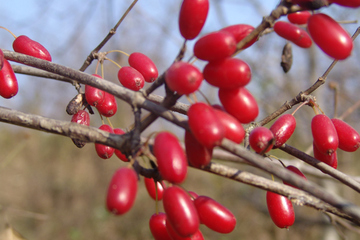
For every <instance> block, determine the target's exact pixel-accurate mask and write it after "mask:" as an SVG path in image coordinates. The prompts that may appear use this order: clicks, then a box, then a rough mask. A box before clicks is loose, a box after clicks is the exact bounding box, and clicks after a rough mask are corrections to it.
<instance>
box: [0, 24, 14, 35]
mask: <svg viewBox="0 0 360 240" xmlns="http://www.w3.org/2000/svg"><path fill="white" fill-rule="evenodd" d="M0 28H2V29H4V30H6V31H8V32H9V33H10V34H11V35H13V37H14V38H17V36H16V35H15V34H14V33H13V32H12V31H10V30H9V29H7V28H6V27H3V26H0Z"/></svg>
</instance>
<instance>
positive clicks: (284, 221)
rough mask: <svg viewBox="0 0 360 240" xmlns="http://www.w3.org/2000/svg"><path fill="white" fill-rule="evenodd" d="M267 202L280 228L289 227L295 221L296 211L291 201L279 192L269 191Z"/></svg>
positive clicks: (274, 220) (270, 212)
mask: <svg viewBox="0 0 360 240" xmlns="http://www.w3.org/2000/svg"><path fill="white" fill-rule="evenodd" d="M266 203H267V207H268V210H269V214H270V217H271V219H272V220H273V222H274V223H275V225H276V226H278V227H279V228H289V227H290V226H292V225H293V224H294V222H295V212H294V208H293V205H292V203H291V201H290V200H289V199H288V198H286V197H284V196H282V195H279V194H277V193H273V192H267V193H266Z"/></svg>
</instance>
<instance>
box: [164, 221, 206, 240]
mask: <svg viewBox="0 0 360 240" xmlns="http://www.w3.org/2000/svg"><path fill="white" fill-rule="evenodd" d="M166 230H167V232H168V233H169V235H170V237H171V239H172V240H204V236H203V235H202V233H201V231H200V229H199V230H197V231H196V233H194V234H193V235H191V236H190V237H182V236H180V235H179V234H178V233H177V232H176V231H175V229H174V228H173V227H172V226H171V224H170V223H169V221H168V220H166Z"/></svg>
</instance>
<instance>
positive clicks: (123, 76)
mask: <svg viewBox="0 0 360 240" xmlns="http://www.w3.org/2000/svg"><path fill="white" fill-rule="evenodd" d="M118 79H119V81H120V83H121V84H122V85H123V86H124V87H126V88H128V89H130V90H133V91H139V90H140V89H142V88H143V87H144V84H145V79H144V77H143V75H141V73H140V72H139V71H138V70H136V69H135V68H133V67H129V66H125V67H122V68H120V70H119V72H118Z"/></svg>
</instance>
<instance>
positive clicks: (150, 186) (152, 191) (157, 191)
mask: <svg viewBox="0 0 360 240" xmlns="http://www.w3.org/2000/svg"><path fill="white" fill-rule="evenodd" d="M144 182H145V187H146V190H147V192H148V193H149V195H150V197H151V198H152V199H154V200H156V195H157V200H158V201H160V200H161V199H162V198H163V193H164V188H163V186H165V185H164V184H165V183H164V182H162V183H160V182H156V183H155V181H154V179H153V178H146V177H145V178H144ZM155 184H156V188H155Z"/></svg>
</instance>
